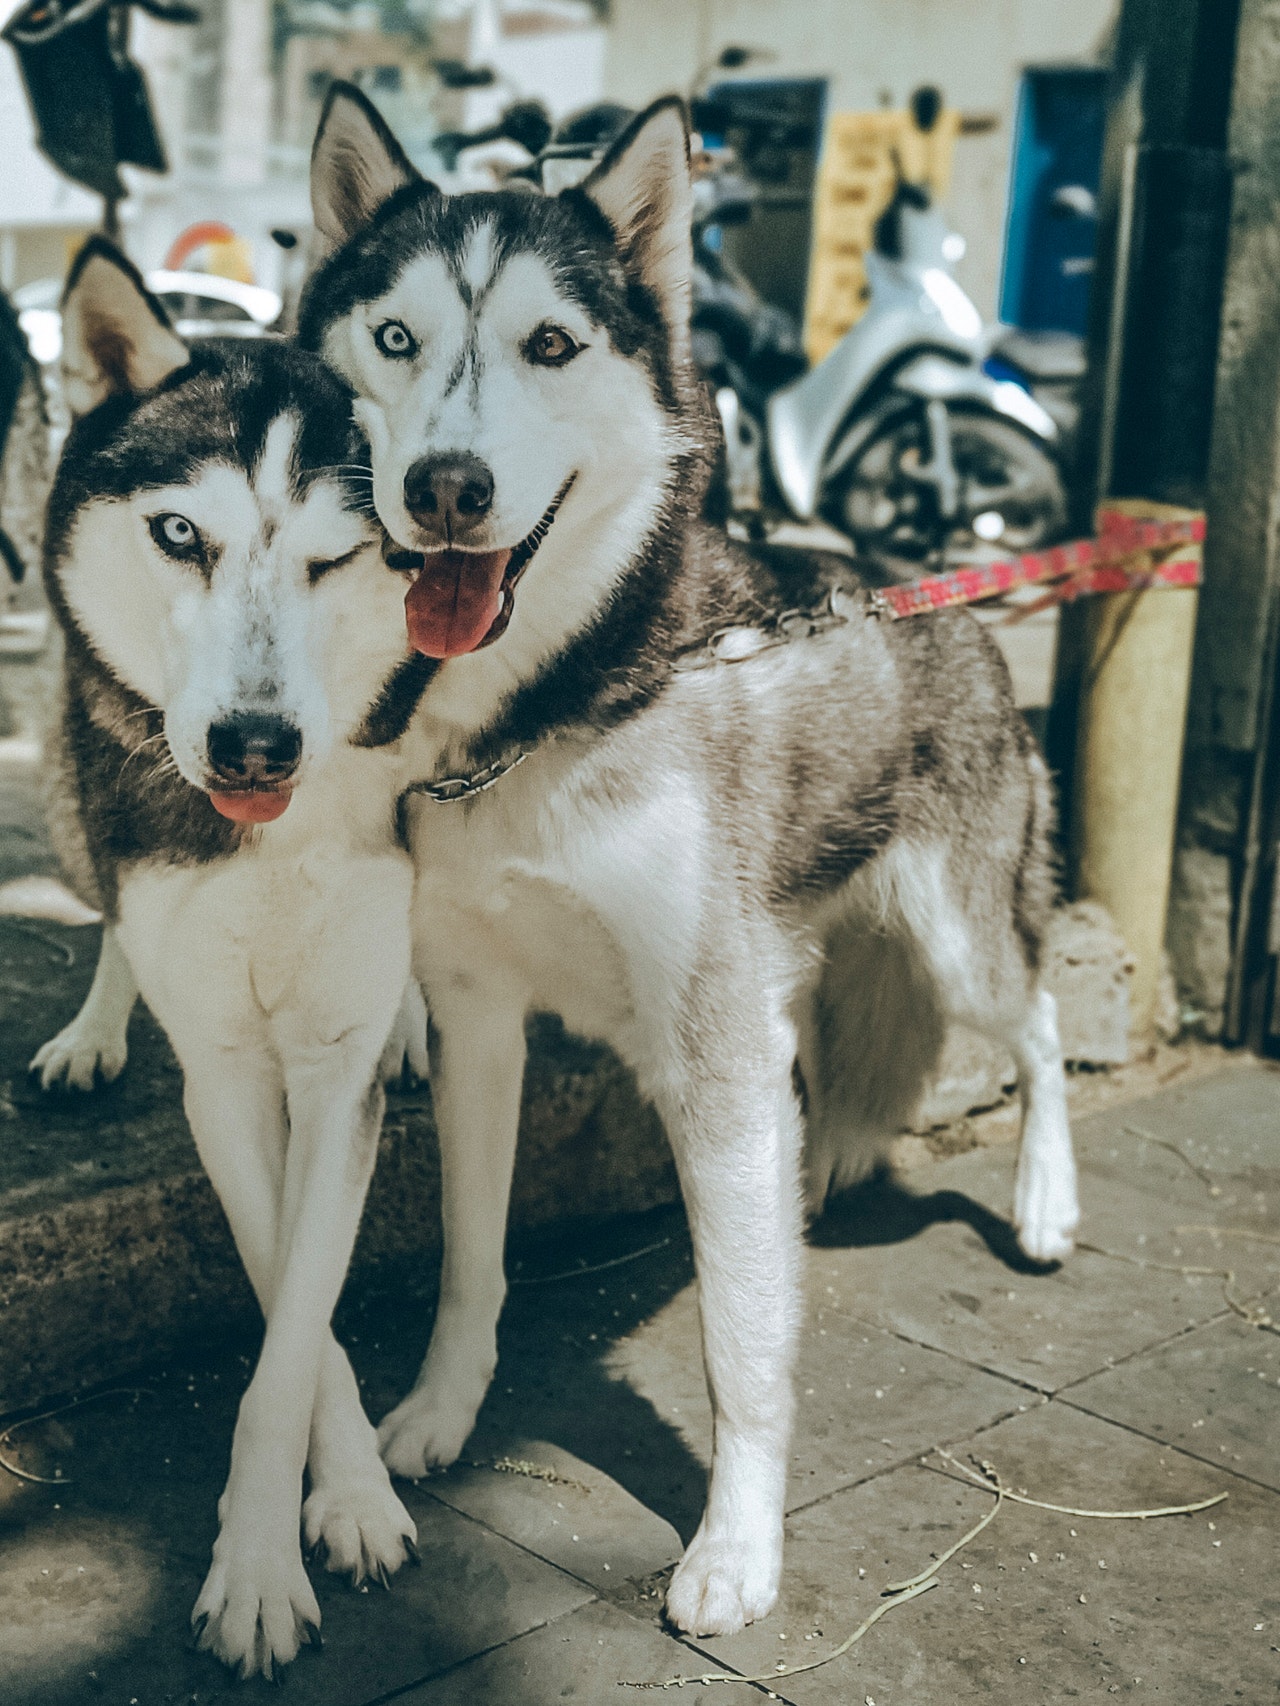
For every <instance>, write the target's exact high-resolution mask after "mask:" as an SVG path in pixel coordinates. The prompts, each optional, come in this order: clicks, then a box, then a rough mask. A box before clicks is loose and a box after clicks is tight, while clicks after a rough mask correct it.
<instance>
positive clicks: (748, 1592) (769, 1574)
mask: <svg viewBox="0 0 1280 1706" xmlns="http://www.w3.org/2000/svg"><path fill="white" fill-rule="evenodd" d="M781 1576H782V1546H781V1541H780V1540H779V1542H778V1543H777V1544H773V1545H770V1544H762V1543H760V1542H758V1541H751V1540H743V1539H742V1538H741V1537H740V1536H730V1537H726V1538H724V1539H720V1540H717V1539H713V1538H712V1537H711V1536H709V1535H704V1534H701V1533H698V1534H695V1535H694V1537H693V1540H692V1542H691V1544H690V1546H689V1550H688V1551H687V1552H686V1553H685V1555H684V1557H683V1558H682V1559H681V1560H680V1562H679V1564H678V1565H677V1566H676V1573H675V1575H674V1576H672V1578H671V1586H670V1587H669V1588H668V1589H667V1616H668V1617H669V1618H670V1619H671V1621H672V1622H673V1623H674V1624H675V1625H676V1627H677V1628H678V1629H683V1630H684V1631H685V1633H686V1634H688V1635H732V1634H734V1633H735V1632H736V1631H737V1630H739V1629H744V1628H745V1627H746V1625H747V1624H748V1623H754V1622H755V1621H756V1619H757V1618H760V1617H764V1616H767V1614H768V1613H769V1612H770V1611H771V1610H772V1609H773V1605H774V1601H775V1600H776V1599H777V1597H778V1584H779V1581H780V1580H781Z"/></svg>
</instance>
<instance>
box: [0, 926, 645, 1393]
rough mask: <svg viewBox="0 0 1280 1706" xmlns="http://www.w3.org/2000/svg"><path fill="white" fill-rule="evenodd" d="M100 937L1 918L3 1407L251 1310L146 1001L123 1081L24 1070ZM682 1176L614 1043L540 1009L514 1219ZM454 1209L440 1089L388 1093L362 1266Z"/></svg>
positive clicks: (579, 1210)
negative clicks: (443, 1161)
mask: <svg viewBox="0 0 1280 1706" xmlns="http://www.w3.org/2000/svg"><path fill="white" fill-rule="evenodd" d="M98 942H99V932H98V930H97V929H96V927H90V928H81V929H73V928H69V927H67V926H64V925H58V924H52V923H49V922H46V921H43V920H42V921H40V922H36V921H34V920H28V919H17V918H6V917H0V963H2V965H3V975H2V976H0V1412H3V1411H7V1410H13V1409H18V1408H21V1407H25V1406H27V1405H30V1404H35V1403H37V1402H40V1401H41V1400H43V1399H45V1398H47V1397H49V1396H50V1395H52V1394H61V1393H65V1392H73V1391H76V1390H78V1389H80V1388H83V1387H85V1386H89V1385H93V1384H95V1383H97V1382H101V1381H104V1380H115V1379H117V1378H119V1377H121V1376H122V1375H124V1374H126V1373H127V1372H128V1371H129V1370H130V1369H131V1368H135V1367H138V1366H140V1365H141V1364H142V1363H143V1362H151V1361H154V1360H156V1359H157V1358H163V1357H166V1356H168V1355H170V1354H172V1353H173V1352H174V1351H175V1350H177V1349H178V1348H180V1347H181V1346H182V1345H183V1344H184V1343H190V1342H191V1340H192V1338H193V1337H195V1338H198V1337H200V1336H201V1335H203V1334H205V1333H207V1332H208V1330H209V1327H210V1324H211V1323H215V1322H216V1323H220V1324H221V1323H225V1322H226V1320H227V1319H228V1318H229V1317H230V1316H233V1315H242V1316H245V1315H247V1316H251V1315H252V1312H253V1310H254V1304H253V1300H252V1296H251V1294H250V1292H249V1289H248V1285H247V1283H246V1281H245V1279H244V1276H243V1273H242V1272H241V1269H240V1264H239V1261H238V1259H237V1257H236V1253H235V1250H234V1248H233V1246H232V1242H231V1237H230V1233H229V1231H228V1229H227V1225H226V1222H225V1220H224V1219H223V1216H222V1211H221V1209H220V1207H219V1206H218V1203H217V1200H216V1198H215V1197H214V1194H213V1191H212V1188H211V1187H210V1185H209V1183H208V1181H207V1180H206V1179H205V1177H204V1174H203V1173H202V1172H201V1170H200V1165H199V1161H198V1160H197V1157H196V1153H195V1146H194V1144H193V1143H192V1140H191V1137H190V1134H189V1132H188V1130H187V1126H186V1121H185V1119H184V1118H183V1113H182V1093H181V1079H180V1075H179V1072H178V1069H177V1065H176V1063H175V1062H174V1060H173V1057H172V1055H171V1054H170V1052H169V1048H168V1045H167V1043H166V1042H165V1039H164V1037H163V1035H162V1034H161V1033H160V1031H159V1029H158V1027H157V1026H156V1025H155V1024H154V1022H153V1021H152V1020H151V1018H150V1016H149V1015H148V1014H146V1013H145V1012H143V1011H142V1010H139V1011H138V1012H137V1013H136V1014H135V1016H134V1020H133V1025H132V1029H131V1034H130V1060H129V1065H128V1067H127V1068H126V1070H125V1072H124V1074H123V1075H122V1076H121V1078H120V1079H119V1080H118V1081H117V1082H116V1083H115V1084H112V1085H109V1086H105V1087H103V1088H101V1089H99V1090H96V1091H94V1092H93V1093H92V1094H89V1095H85V1094H83V1093H81V1092H77V1091H60V1092H55V1093H52V1094H46V1093H45V1092H43V1091H41V1090H40V1088H39V1086H38V1085H37V1084H36V1083H35V1082H34V1081H33V1080H32V1079H30V1078H29V1077H28V1075H27V1072H26V1065H27V1062H28V1060H29V1059H30V1058H31V1056H32V1054H33V1053H34V1052H35V1050H36V1048H38V1047H39V1045H40V1044H41V1043H42V1042H44V1041H45V1040H46V1039H47V1038H48V1037H50V1036H52V1035H53V1034H54V1032H55V1031H57V1030H59V1029H60V1028H61V1027H62V1025H64V1024H65V1023H66V1022H67V1020H68V1019H69V1018H70V1017H71V1016H72V1015H73V1013H74V1012H75V1011H76V1009H77V1007H78V1005H79V1002H80V1001H81V999H82V998H83V996H84V994H85V992H86V990H87V988H88V984H89V980H90V977H91V976H92V973H93V966H94V963H95V961H96V958H97V952H98ZM676 1190H677V1187H676V1178H675V1170H674V1167H673V1165H672V1161H671V1155H670V1150H669V1149H668V1146H667V1143H666V1139H665V1137H664V1135H663V1132H662V1128H661V1126H660V1124H659V1121H658V1119H657V1116H656V1115H655V1114H654V1113H653V1111H652V1109H650V1108H649V1107H647V1106H646V1105H645V1104H644V1103H643V1102H642V1101H641V1099H640V1097H639V1095H638V1093H637V1091H636V1089H635V1087H634V1084H633V1082H632V1080H631V1079H630V1077H629V1075H628V1074H627V1073H626V1071H625V1070H624V1069H623V1068H622V1067H621V1066H620V1065H619V1063H618V1062H617V1060H616V1059H615V1058H614V1057H613V1056H612V1055H611V1054H610V1053H609V1052H608V1050H606V1049H603V1048H599V1047H596V1046H594V1045H591V1044H587V1043H583V1042H580V1041H579V1040H577V1039H576V1038H573V1037H569V1036H567V1035H566V1034H565V1032H564V1031H563V1029H562V1027H560V1026H559V1024H558V1023H556V1022H555V1021H553V1020H550V1019H539V1020H536V1021H535V1022H534V1023H533V1024H532V1025H531V1027H530V1053H529V1067H528V1071H527V1073H526V1078H525V1095H524V1110H523V1115H522V1121H521V1135H520V1148H519V1156H518V1161H517V1166H516V1179H515V1188H514V1194H513V1200H512V1227H513V1230H514V1231H515V1232H517V1233H520V1232H527V1231H531V1230H533V1229H535V1228H540V1227H547V1226H550V1225H552V1224H554V1223H557V1222H565V1221H578V1220H583V1219H596V1218H599V1217H602V1216H608V1215H613V1214H617V1213H620V1212H624V1211H633V1210H643V1209H647V1208H652V1207H654V1206H656V1205H658V1204H660V1203H666V1202H671V1201H673V1200H674V1199H675V1196H676ZM439 1227H440V1185H439V1162H438V1156H437V1150H436V1139H435V1130H434V1127H433V1124H432V1115H431V1096H430V1092H429V1091H428V1090H425V1089H423V1090H417V1091H413V1092H409V1093H404V1094H401V1093H392V1094H391V1095H390V1096H389V1098H388V1107H387V1118H386V1122H385V1126H384V1129H383V1135H382V1143H381V1148H380V1151H379V1156H378V1166H377V1170H376V1173H375V1176H374V1182H373V1186H372V1189H371V1191H370V1194H369V1201H368V1205H367V1207H366V1210H365V1215H364V1221H363V1224H362V1227H361V1232H360V1239H359V1243H358V1245H357V1251H356V1260H355V1266H356V1267H357V1268H363V1269H368V1268H369V1267H370V1266H371V1265H373V1264H376V1263H380V1262H383V1261H385V1260H386V1259H387V1258H398V1257H404V1256H407V1255H415V1254H416V1255H421V1256H427V1257H429V1256H430V1255H431V1254H432V1253H433V1252H434V1251H435V1250H437V1249H438V1246H439V1242H440V1230H439Z"/></svg>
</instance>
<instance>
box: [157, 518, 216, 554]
mask: <svg viewBox="0 0 1280 1706" xmlns="http://www.w3.org/2000/svg"><path fill="white" fill-rule="evenodd" d="M147 527H148V529H149V531H150V533H151V537H152V539H153V540H154V541H155V543H156V544H157V545H158V546H159V548H160V549H161V550H162V551H163V552H164V554H165V556H166V557H173V558H175V559H176V560H177V561H178V562H181V563H203V562H205V561H206V559H207V556H208V552H207V551H206V549H205V543H204V538H203V535H202V534H201V532H200V529H199V528H198V527H197V526H196V525H195V523H194V522H192V521H188V520H187V518H186V516H185V515H177V514H175V513H173V512H169V513H167V514H165V515H153V516H152V517H151V518H150V520H149V521H148V522H147Z"/></svg>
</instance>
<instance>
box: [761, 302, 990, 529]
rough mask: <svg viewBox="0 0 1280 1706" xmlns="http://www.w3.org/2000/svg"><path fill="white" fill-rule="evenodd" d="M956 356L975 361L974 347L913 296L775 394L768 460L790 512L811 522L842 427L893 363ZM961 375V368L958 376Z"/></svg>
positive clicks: (874, 312)
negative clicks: (917, 354) (932, 354)
mask: <svg viewBox="0 0 1280 1706" xmlns="http://www.w3.org/2000/svg"><path fill="white" fill-rule="evenodd" d="M929 348H933V349H948V350H954V352H955V355H956V357H957V365H959V364H961V363H963V364H969V363H972V362H973V361H974V360H975V357H976V350H977V345H976V342H974V341H973V340H966V339H964V338H960V337H958V336H957V335H956V334H955V333H953V332H951V331H950V330H949V329H948V328H947V326H946V325H945V324H944V323H943V321H942V318H941V316H940V315H939V314H937V313H936V312H932V313H926V312H924V311H923V310H922V309H921V308H920V306H919V303H918V302H917V301H916V300H915V298H914V297H912V296H910V295H909V294H907V293H904V295H903V298H902V300H900V301H891V302H890V303H889V304H888V305H887V306H886V307H884V308H877V307H876V306H875V305H874V304H873V305H872V307H871V308H869V309H868V311H867V313H866V314H865V315H864V316H863V318H862V319H861V320H859V321H858V323H857V324H856V325H855V326H854V327H853V329H852V330H851V331H849V332H846V333H845V335H844V337H843V338H842V339H841V340H840V342H839V343H838V344H837V345H836V347H835V348H834V349H833V350H832V351H831V352H830V353H829V354H828V355H827V356H826V357H825V358H824V359H823V360H822V361H820V362H819V363H818V365H817V366H816V367H813V368H810V370H809V371H808V373H806V374H804V375H802V377H801V378H799V379H796V380H793V381H792V382H791V384H790V385H784V386H783V387H782V389H781V390H780V391H775V392H774V394H773V395H772V397H770V398H769V401H768V403H767V405H766V412H767V417H768V446H769V458H770V461H771V463H772V465H773V472H774V475H775V477H776V479H777V482H778V487H779V490H780V491H781V492H782V494H783V496H784V497H785V499H786V501H787V504H788V506H789V508H790V509H791V513H792V514H793V515H794V516H796V517H797V519H798V520H800V521H812V519H813V517H814V515H815V513H816V511H817V506H818V494H819V491H820V490H821V487H822V482H823V478H824V475H825V473H826V462H827V452H828V451H829V449H830V446H831V444H832V442H833V440H834V439H835V437H836V435H837V433H838V432H839V430H840V428H841V426H842V425H843V424H844V423H845V422H846V421H847V420H848V419H849V417H850V415H851V413H853V412H854V411H855V410H856V409H857V408H858V405H859V399H865V397H866V395H867V393H868V391H869V390H870V389H871V387H872V386H873V385H874V384H875V383H876V381H877V380H878V379H879V378H880V376H881V375H882V374H883V373H884V372H885V371H886V369H888V368H890V367H892V365H893V363H894V362H895V361H898V360H900V359H901V358H902V357H903V356H904V355H906V354H908V353H909V352H910V351H911V350H913V349H917V350H919V349H929ZM961 370H962V371H963V368H962V369H961Z"/></svg>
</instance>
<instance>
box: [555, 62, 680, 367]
mask: <svg viewBox="0 0 1280 1706" xmlns="http://www.w3.org/2000/svg"><path fill="white" fill-rule="evenodd" d="M579 191H580V193H582V194H585V195H587V196H589V197H590V198H591V200H592V201H593V202H594V203H595V204H596V206H597V207H598V208H599V209H600V211H601V213H603V214H604V216H605V218H606V219H607V220H608V221H609V223H610V225H612V227H613V230H614V234H615V236H616V237H617V239H618V247H619V248H620V249H621V251H622V254H623V258H624V260H625V261H626V262H627V264H628V265H629V266H631V267H633V268H634V269H635V270H636V271H637V272H638V273H639V275H640V277H641V279H642V280H643V281H644V283H645V284H646V285H648V287H649V289H650V290H651V291H652V292H653V294H654V295H655V296H656V297H657V299H658V302H659V304H660V305H661V307H662V312H663V315H664V316H665V318H666V321H667V326H668V329H669V331H670V332H671V335H672V337H673V339H674V340H675V343H676V348H677V351H678V352H679V353H680V354H681V355H684V354H685V353H687V351H688V347H689V298H690V274H691V273H692V271H693V239H692V235H691V229H690V228H691V224H692V220H693V182H692V179H691V177H690V173H689V121H688V116H687V115H686V113H685V108H684V102H683V101H681V100H679V99H677V98H676V97H675V96H673V95H668V96H666V97H665V98H664V99H663V100H661V101H655V102H654V104H653V105H652V106H651V107H649V108H648V109H647V111H645V112H642V113H641V114H640V116H639V117H638V118H637V119H635V120H633V122H632V123H631V124H630V125H629V126H628V127H627V129H626V130H624V131H623V133H622V135H621V136H620V137H619V138H618V140H617V141H616V142H615V143H614V144H613V146H612V147H611V148H610V150H609V152H608V153H607V154H606V155H605V157H604V159H603V160H601V162H600V164H599V165H598V166H597V167H596V168H595V170H594V171H593V172H592V173H591V175H590V177H588V178H585V179H584V180H583V182H582V184H581V185H580V186H579ZM569 193H573V192H569Z"/></svg>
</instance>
